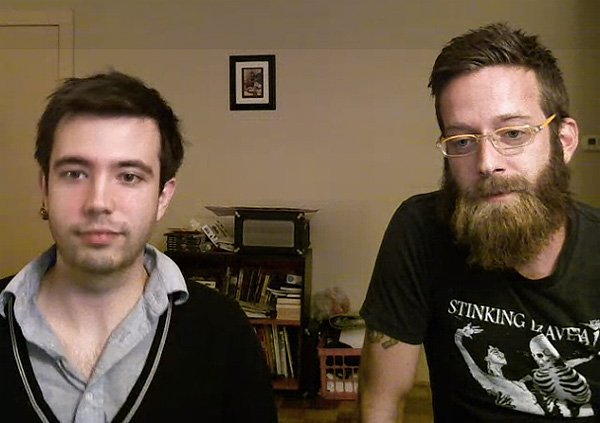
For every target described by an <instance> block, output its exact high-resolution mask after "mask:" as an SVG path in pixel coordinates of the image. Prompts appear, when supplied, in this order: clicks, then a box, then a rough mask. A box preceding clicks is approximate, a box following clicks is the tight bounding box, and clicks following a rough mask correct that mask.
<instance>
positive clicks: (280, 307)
mask: <svg viewBox="0 0 600 423" xmlns="http://www.w3.org/2000/svg"><path fill="white" fill-rule="evenodd" d="M300 307H301V300H300V298H287V297H279V298H277V302H276V303H275V311H276V312H277V318H278V319H281V320H295V321H300Z"/></svg>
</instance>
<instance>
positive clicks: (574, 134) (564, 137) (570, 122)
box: [558, 118, 579, 163]
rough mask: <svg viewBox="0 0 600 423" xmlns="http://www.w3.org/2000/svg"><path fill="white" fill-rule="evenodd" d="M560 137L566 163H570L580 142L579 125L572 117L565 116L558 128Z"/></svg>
mask: <svg viewBox="0 0 600 423" xmlns="http://www.w3.org/2000/svg"><path fill="white" fill-rule="evenodd" d="M558 137H559V139H560V143H561V144H562V148H563V156H564V159H565V163H569V162H570V161H571V158H572V157H573V154H575V150H576V149H577V145H578V144H579V126H577V121H575V119H572V118H564V119H563V121H562V123H561V124H560V128H559V129H558Z"/></svg>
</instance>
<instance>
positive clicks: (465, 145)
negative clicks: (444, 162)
mask: <svg viewBox="0 0 600 423" xmlns="http://www.w3.org/2000/svg"><path fill="white" fill-rule="evenodd" d="M445 144H446V151H447V152H448V154H455V155H458V154H465V153H470V152H471V151H473V150H474V149H475V148H477V139H476V138H475V137H469V136H463V135H457V136H456V137H450V138H448V139H447V140H446V141H445Z"/></svg>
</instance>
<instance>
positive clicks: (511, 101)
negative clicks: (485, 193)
mask: <svg viewBox="0 0 600 423" xmlns="http://www.w3.org/2000/svg"><path fill="white" fill-rule="evenodd" d="M439 104H440V112H441V117H442V121H443V125H444V136H452V135H459V134H483V133H491V132H493V131H494V130H496V129H498V128H501V127H506V126H518V125H538V124H540V123H542V122H543V121H545V120H546V117H547V116H545V115H544V112H543V111H542V109H541V107H540V94H539V89H538V84H537V79H536V76H535V73H533V71H529V70H525V69H523V68H518V67H507V66H490V67H485V68H483V69H481V70H478V71H475V72H473V73H469V74H466V75H462V76H459V77H457V78H455V79H454V80H452V81H451V82H450V83H449V84H448V86H447V87H446V88H445V89H444V91H443V92H442V94H441V96H440V102H439ZM549 140H550V131H549V130H548V128H545V129H544V130H542V131H541V132H540V133H538V134H537V135H536V137H535V141H534V142H533V143H531V144H530V145H528V146H526V147H525V148H524V150H523V152H522V153H520V154H517V155H514V156H505V155H503V154H501V153H499V152H498V151H497V150H496V149H495V148H494V147H493V146H492V145H491V143H490V142H489V141H487V140H485V141H482V142H481V144H480V149H479V151H478V152H477V153H475V154H473V155H470V156H466V157H459V158H452V159H450V160H449V166H450V172H451V174H452V176H453V178H454V180H455V181H456V183H457V185H458V187H459V189H460V190H461V191H462V192H465V191H468V190H470V189H473V188H474V187H475V186H476V184H477V183H479V182H480V181H481V180H483V179H485V178H489V177H494V176H497V177H503V178H510V177H512V176H523V177H524V178H526V179H527V180H528V181H529V182H531V183H533V182H534V181H535V180H536V178H537V176H538V175H539V174H540V172H541V171H542V169H543V168H544V166H545V165H546V164H547V163H548V159H549V157H550V142H549ZM514 199H515V195H513V194H511V193H506V194H502V195H492V196H489V197H488V198H486V199H485V201H488V202H490V203H498V204H501V203H508V202H511V201H514Z"/></svg>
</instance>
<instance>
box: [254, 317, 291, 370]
mask: <svg viewBox="0 0 600 423" xmlns="http://www.w3.org/2000/svg"><path fill="white" fill-rule="evenodd" d="M255 330H256V335H257V337H258V340H259V341H260V343H261V345H262V348H263V350H264V352H265V357H266V359H267V365H268V366H269V369H270V371H271V374H272V375H273V376H281V377H286V378H288V377H289V378H294V377H295V374H296V371H295V360H294V357H295V352H294V349H295V348H296V346H295V345H294V344H293V342H291V340H293V339H294V337H293V336H290V335H288V327H286V326H277V325H270V326H267V325H264V326H256V327H255Z"/></svg>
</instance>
